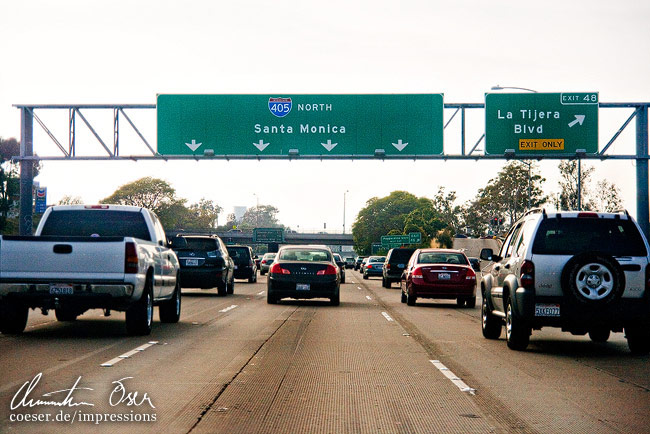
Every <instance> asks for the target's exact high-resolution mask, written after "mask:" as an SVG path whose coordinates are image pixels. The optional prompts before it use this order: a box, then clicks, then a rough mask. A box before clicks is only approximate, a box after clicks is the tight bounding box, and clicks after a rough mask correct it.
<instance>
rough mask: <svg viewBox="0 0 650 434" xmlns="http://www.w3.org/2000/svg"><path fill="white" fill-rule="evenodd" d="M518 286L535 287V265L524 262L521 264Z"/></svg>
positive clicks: (530, 262)
mask: <svg viewBox="0 0 650 434" xmlns="http://www.w3.org/2000/svg"><path fill="white" fill-rule="evenodd" d="M519 284H520V285H521V286H523V287H524V288H530V287H533V286H535V264H533V263H532V261H524V262H523V264H521V274H520V275H519Z"/></svg>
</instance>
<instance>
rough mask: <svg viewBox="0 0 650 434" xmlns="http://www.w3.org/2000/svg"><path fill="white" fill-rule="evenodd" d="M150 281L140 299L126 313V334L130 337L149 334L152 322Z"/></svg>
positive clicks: (149, 280)
mask: <svg viewBox="0 0 650 434" xmlns="http://www.w3.org/2000/svg"><path fill="white" fill-rule="evenodd" d="M152 289H153V288H152V283H151V279H148V280H147V284H146V285H145V287H144V290H143V292H142V297H140V300H138V301H137V302H136V303H135V304H134V305H133V306H131V307H130V308H128V309H127V311H126V332H127V333H128V334H129V335H132V336H146V335H148V334H150V333H151V323H152V322H153V298H152V297H153V296H152V294H151V293H152V292H153V291H152Z"/></svg>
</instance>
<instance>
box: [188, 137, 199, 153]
mask: <svg viewBox="0 0 650 434" xmlns="http://www.w3.org/2000/svg"><path fill="white" fill-rule="evenodd" d="M185 144H186V145H187V147H188V148H190V149H191V150H192V152H194V151H196V150H197V149H199V146H201V145H202V144H203V143H196V140H194V139H192V143H185Z"/></svg>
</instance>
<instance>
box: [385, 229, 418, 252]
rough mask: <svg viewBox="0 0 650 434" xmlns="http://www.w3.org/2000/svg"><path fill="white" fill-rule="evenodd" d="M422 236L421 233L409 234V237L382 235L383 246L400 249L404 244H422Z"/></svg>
mask: <svg viewBox="0 0 650 434" xmlns="http://www.w3.org/2000/svg"><path fill="white" fill-rule="evenodd" d="M421 242H422V234H421V233H420V232H409V234H408V235H382V236H381V245H382V246H384V247H388V248H394V247H400V246H402V245H404V244H420V243H421Z"/></svg>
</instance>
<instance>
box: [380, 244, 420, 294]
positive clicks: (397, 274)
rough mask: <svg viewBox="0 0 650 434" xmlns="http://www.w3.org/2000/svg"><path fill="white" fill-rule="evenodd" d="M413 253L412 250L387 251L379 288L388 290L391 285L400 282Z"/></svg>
mask: <svg viewBox="0 0 650 434" xmlns="http://www.w3.org/2000/svg"><path fill="white" fill-rule="evenodd" d="M413 252H415V249H414V248H400V249H390V250H389V251H388V254H387V255H386V261H385V262H384V268H383V271H382V280H381V286H383V287H384V288H390V285H391V283H393V282H400V281H401V280H402V274H404V270H405V269H406V264H408V262H409V259H411V255H412V254H413Z"/></svg>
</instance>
